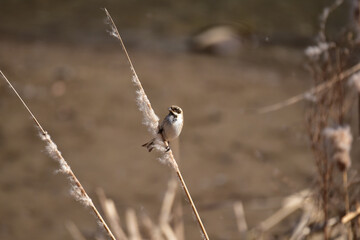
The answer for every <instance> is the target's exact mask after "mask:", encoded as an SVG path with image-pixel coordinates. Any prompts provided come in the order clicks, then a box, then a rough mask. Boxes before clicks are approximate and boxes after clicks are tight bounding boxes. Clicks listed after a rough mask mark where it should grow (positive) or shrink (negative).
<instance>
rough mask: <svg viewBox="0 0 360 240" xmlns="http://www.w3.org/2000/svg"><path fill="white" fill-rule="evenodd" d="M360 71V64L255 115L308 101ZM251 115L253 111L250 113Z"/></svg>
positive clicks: (256, 111) (259, 110) (260, 109)
mask: <svg viewBox="0 0 360 240" xmlns="http://www.w3.org/2000/svg"><path fill="white" fill-rule="evenodd" d="M358 71H360V63H358V64H356V65H354V66H353V67H351V68H349V69H347V70H345V71H343V72H342V73H340V74H339V75H338V76H336V77H333V78H332V79H330V80H329V81H326V82H324V83H321V84H319V85H317V86H316V87H313V88H311V89H309V90H308V91H306V92H303V93H301V94H298V95H296V96H293V97H291V98H288V99H286V100H285V101H282V102H279V103H276V104H273V105H270V106H266V107H262V108H259V109H257V110H255V111H254V113H257V114H263V113H269V112H273V111H277V110H280V109H282V108H284V107H287V106H290V105H292V104H295V103H297V102H300V101H302V100H304V99H306V98H307V97H308V96H313V95H316V94H317V93H319V92H321V91H324V90H327V89H329V88H331V87H333V86H334V85H335V84H336V83H338V82H340V81H342V80H344V79H347V78H348V77H350V76H351V75H352V74H354V73H356V72H358ZM249 112H250V113H251V112H252V111H249Z"/></svg>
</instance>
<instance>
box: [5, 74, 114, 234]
mask: <svg viewBox="0 0 360 240" xmlns="http://www.w3.org/2000/svg"><path fill="white" fill-rule="evenodd" d="M0 74H1V75H2V77H3V78H4V79H5V80H6V82H7V83H8V85H9V86H10V88H11V89H12V90H13V91H14V93H15V94H16V96H17V97H18V99H19V100H20V101H21V103H22V104H23V106H24V107H25V108H26V110H27V111H28V113H29V114H30V115H31V118H32V119H33V120H34V122H35V124H36V126H37V127H38V128H39V129H40V131H41V134H42V135H43V136H44V140H45V141H46V142H47V144H48V145H53V144H54V142H53V141H52V140H51V138H50V137H48V136H49V134H48V133H47V132H46V131H45V130H44V129H43V127H42V126H41V124H40V123H39V121H38V120H37V118H36V117H35V116H34V114H33V113H32V112H31V110H30V108H29V107H28V106H27V105H26V103H25V102H24V100H23V99H22V97H21V96H20V94H19V93H18V92H17V91H16V89H15V88H14V87H13V85H12V84H11V83H10V81H9V80H8V79H7V77H6V76H5V75H4V74H3V72H2V71H0ZM54 152H55V154H56V157H57V158H58V159H61V160H62V161H64V162H65V163H66V164H67V162H66V161H65V159H64V157H63V156H62V154H61V152H60V151H59V150H58V149H57V148H55V149H54ZM67 165H68V164H67ZM66 173H67V174H68V175H69V177H70V178H71V181H72V182H74V183H75V184H76V186H77V187H78V188H79V189H80V191H81V194H82V196H83V197H84V198H85V199H88V200H90V201H89V202H88V203H89V205H90V208H91V209H92V210H93V212H94V213H95V216H96V217H97V219H98V220H99V221H100V222H101V224H102V226H103V227H104V229H105V230H106V232H107V233H108V234H109V236H110V237H111V239H113V240H116V238H115V237H114V235H113V234H112V232H111V230H110V228H109V227H108V226H107V224H106V222H105V221H104V219H103V218H102V216H101V215H100V213H99V211H98V210H97V209H96V207H95V205H94V204H93V202H92V200H91V198H90V197H89V195H88V194H87V193H86V191H85V189H84V188H83V186H82V185H81V183H80V181H79V180H78V179H77V177H76V176H75V174H74V172H73V171H72V170H71V169H70V167H68V168H67V172H66Z"/></svg>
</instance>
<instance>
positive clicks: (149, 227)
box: [140, 213, 164, 240]
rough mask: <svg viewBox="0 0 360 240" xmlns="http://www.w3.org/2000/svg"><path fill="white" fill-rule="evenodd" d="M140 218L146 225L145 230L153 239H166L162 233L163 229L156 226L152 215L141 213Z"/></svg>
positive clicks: (144, 225)
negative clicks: (151, 217)
mask: <svg viewBox="0 0 360 240" xmlns="http://www.w3.org/2000/svg"><path fill="white" fill-rule="evenodd" d="M140 220H141V222H142V225H143V227H144V230H145V231H146V232H147V234H148V235H149V236H150V239H151V240H164V238H163V236H162V235H161V231H160V229H159V227H158V226H156V225H155V224H154V223H153V221H152V220H151V219H150V217H149V216H148V215H147V214H145V213H143V214H141V215H140Z"/></svg>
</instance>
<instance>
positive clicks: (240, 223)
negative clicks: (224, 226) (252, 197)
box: [234, 201, 248, 237]
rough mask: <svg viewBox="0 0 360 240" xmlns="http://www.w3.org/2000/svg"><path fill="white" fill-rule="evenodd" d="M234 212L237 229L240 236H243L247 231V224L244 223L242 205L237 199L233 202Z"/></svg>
mask: <svg viewBox="0 0 360 240" xmlns="http://www.w3.org/2000/svg"><path fill="white" fill-rule="evenodd" d="M234 212H235V217H236V222H237V227H238V231H239V232H240V234H241V236H242V237H244V236H245V234H246V232H247V231H248V225H247V223H246V218H245V211H244V205H243V203H242V202H241V201H237V202H235V203H234Z"/></svg>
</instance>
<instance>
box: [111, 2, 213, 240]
mask: <svg viewBox="0 0 360 240" xmlns="http://www.w3.org/2000/svg"><path fill="white" fill-rule="evenodd" d="M105 13H106V16H107V18H108V20H109V22H110V25H111V28H112V35H113V36H115V37H116V38H117V39H118V40H119V41H120V43H121V46H122V48H123V50H124V52H125V54H126V57H127V60H128V62H129V64H130V69H131V71H132V73H133V83H134V85H135V86H136V87H137V103H138V106H139V110H140V111H141V112H142V113H143V116H144V121H143V122H144V124H145V125H146V126H147V127H148V130H149V132H151V133H152V134H153V135H154V136H156V135H157V132H158V124H159V118H158V117H157V115H156V114H155V112H154V110H153V109H152V107H151V104H150V101H149V99H148V97H147V96H146V94H145V91H144V89H143V87H142V85H141V82H140V80H139V78H138V76H137V74H136V72H135V68H134V66H133V64H132V62H131V59H130V56H129V54H128V52H127V50H126V47H125V45H124V42H123V40H122V38H121V36H120V34H119V31H118V29H117V27H116V25H115V23H114V21H113V19H112V17H111V16H110V14H109V12H108V11H107V10H106V9H105ZM163 145H165V147H166V146H167V143H166V142H163ZM160 147H161V148H162V149H163V150H164V151H163V152H164V153H163V155H162V160H163V161H164V162H166V163H168V164H170V165H171V167H172V168H173V169H174V171H175V172H176V174H177V176H178V178H179V180H180V183H181V185H182V188H183V190H184V192H185V195H186V197H187V198H188V200H189V201H190V204H191V208H192V210H193V212H194V214H195V216H196V220H197V222H198V224H199V227H200V230H201V233H202V234H203V237H204V238H205V239H206V240H208V239H209V237H208V235H207V232H206V230H205V227H204V224H203V223H202V221H201V218H200V215H199V213H198V211H197V209H196V207H195V204H194V202H193V200H192V198H191V195H190V192H189V190H188V188H187V186H186V184H185V181H184V178H183V177H182V174H181V172H180V169H179V167H178V164H177V162H176V160H175V157H174V155H173V153H172V151H171V150H170V151H168V152H165V149H166V148H165V147H163V146H160Z"/></svg>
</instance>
